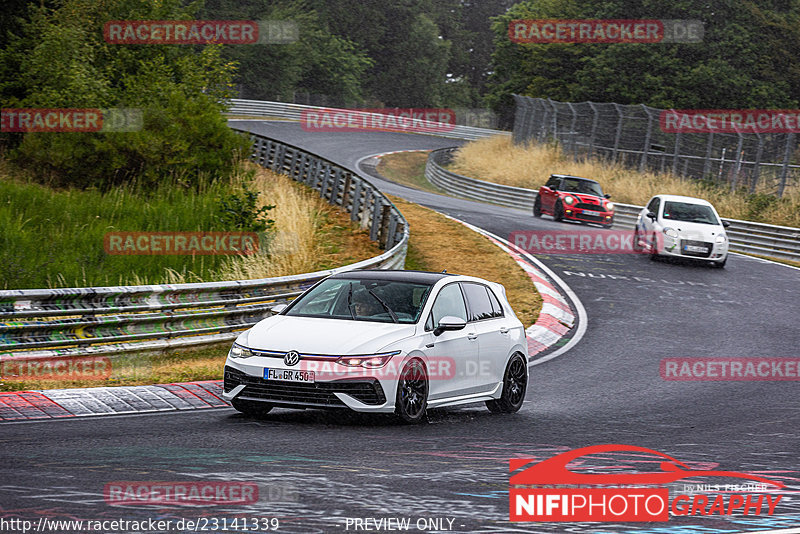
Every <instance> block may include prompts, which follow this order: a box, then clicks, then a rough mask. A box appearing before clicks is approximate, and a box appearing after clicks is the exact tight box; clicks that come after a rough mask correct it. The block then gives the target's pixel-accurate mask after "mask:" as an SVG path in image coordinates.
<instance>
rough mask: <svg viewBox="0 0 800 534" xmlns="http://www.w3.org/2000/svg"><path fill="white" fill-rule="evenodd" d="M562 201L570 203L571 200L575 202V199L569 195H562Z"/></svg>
mask: <svg viewBox="0 0 800 534" xmlns="http://www.w3.org/2000/svg"><path fill="white" fill-rule="evenodd" d="M564 202H566V203H567V204H572V203H573V202H575V199H574V198H572V197H571V196H566V197H564Z"/></svg>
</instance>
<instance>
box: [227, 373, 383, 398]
mask: <svg viewBox="0 0 800 534" xmlns="http://www.w3.org/2000/svg"><path fill="white" fill-rule="evenodd" d="M224 377H225V380H224V388H225V391H230V390H232V389H233V388H235V387H236V386H238V385H241V384H244V385H245V388H244V390H243V391H242V392H241V393H240V396H241V397H246V398H252V399H259V400H265V401H270V402H274V403H276V404H285V405H301V406H317V407H323V408H343V407H345V406H346V405H345V404H344V403H343V402H342V401H340V400H339V399H338V398H337V397H336V395H334V393H346V394H347V395H350V396H351V397H354V398H356V399H358V400H359V401H361V402H363V403H364V404H372V405H379V404H383V403H385V402H386V395H384V393H383V388H382V387H381V385H380V383H379V382H378V381H377V380H376V379H364V380H339V381H334V382H317V383H314V384H303V383H298V382H283V381H279V380H264V379H263V378H259V377H257V376H250V375H247V374H245V373H243V372H242V371H239V370H238V369H233V368H231V367H226V368H225V375H224Z"/></svg>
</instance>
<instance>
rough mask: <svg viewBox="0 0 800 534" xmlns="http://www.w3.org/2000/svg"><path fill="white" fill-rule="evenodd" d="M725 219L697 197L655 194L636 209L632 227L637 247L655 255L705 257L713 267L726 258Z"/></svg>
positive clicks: (721, 265)
mask: <svg viewBox="0 0 800 534" xmlns="http://www.w3.org/2000/svg"><path fill="white" fill-rule="evenodd" d="M728 226H730V224H729V223H728V222H727V221H723V220H721V219H720V218H719V215H718V214H717V210H715V209H714V206H712V205H711V204H710V203H709V202H707V201H705V200H702V199H700V198H693V197H684V196H677V195H656V196H654V197H653V198H651V199H650V201H649V202H648V203H647V206H646V207H645V208H644V209H643V210H642V211H641V212H640V213H639V218H638V219H637V221H636V228H635V229H634V231H633V245H634V248H636V249H637V250H643V249H644V250H646V251H648V252H650V257H651V258H653V259H655V258H656V257H657V256H658V255H663V256H675V257H682V258H689V259H694V260H708V261H711V262H712V263H713V264H714V265H715V266H717V267H724V266H725V262H727V261H728V236H727V235H726V234H725V228H727V227H728Z"/></svg>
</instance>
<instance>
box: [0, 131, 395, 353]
mask: <svg viewBox="0 0 800 534" xmlns="http://www.w3.org/2000/svg"><path fill="white" fill-rule="evenodd" d="M240 131H241V130H240ZM243 133H248V134H249V132H243ZM250 137H251V138H252V140H253V149H252V154H251V159H252V160H253V161H255V162H256V163H258V164H260V165H263V166H265V167H268V168H270V169H272V170H273V171H276V172H279V173H284V174H287V175H289V176H290V177H291V178H293V179H294V180H297V181H299V182H302V183H304V184H306V185H308V186H310V187H312V188H314V189H316V190H318V191H319V194H320V196H321V197H322V198H325V199H326V200H327V201H328V202H329V203H331V204H334V205H337V206H341V207H342V209H343V210H344V211H346V212H347V213H349V214H350V218H351V220H352V221H354V222H357V223H359V224H360V225H361V227H362V228H365V229H367V228H368V229H369V230H370V239H372V240H373V241H377V242H378V243H379V244H380V246H381V248H383V249H384V250H385V252H384V253H383V254H381V255H379V256H376V257H374V258H370V259H367V260H364V261H361V262H358V263H354V264H352V265H347V266H345V267H341V268H338V269H331V270H325V271H318V272H314V273H308V274H299V275H294V276H283V277H277V278H264V279H260V280H239V281H232V282H208V283H194V284H168V285H148V286H121V287H91V288H69V289H26V290H4V291H0V359H3V360H7V359H27V358H42V357H51V356H78V355H87V354H111V353H123V352H133V351H147V350H156V349H163V348H167V347H183V346H191V345H200V344H208V343H213V342H219V341H229V340H232V339H234V338H235V337H236V336H237V335H238V333H239V331H241V330H244V329H246V328H248V327H250V326H252V325H253V324H255V323H256V322H258V321H260V320H261V319H263V318H265V317H267V316H269V315H270V314H271V312H270V308H271V307H272V306H274V305H276V304H279V303H283V302H288V301H290V300H291V299H293V298H295V297H296V296H297V295H299V294H300V293H302V292H303V291H304V290H305V289H306V288H308V287H310V286H311V285H312V284H314V283H315V282H317V281H318V280H320V279H322V278H324V277H325V276H328V275H330V274H332V273H334V272H339V271H345V270H352V269H367V268H381V269H395V268H398V269H402V268H403V265H404V263H405V257H406V249H407V247H408V225H407V223H406V220H405V219H404V218H403V215H402V214H401V213H400V211H398V210H397V208H396V207H395V206H394V205H393V204H392V203H391V202H390V201H389V199H388V198H386V197H385V196H384V195H383V194H382V193H381V192H380V191H378V189H376V188H375V187H374V186H373V185H372V184H371V183H370V182H369V181H367V180H365V179H363V178H361V177H360V176H358V175H357V174H354V173H353V172H351V171H349V170H347V169H345V168H343V167H340V166H338V165H336V164H335V163H333V162H331V161H329V160H326V159H324V158H321V157H318V156H315V155H313V154H310V153H308V152H305V151H303V150H302V149H300V148H297V147H294V146H291V145H288V144H285V143H281V142H278V141H275V140H272V139H269V138H266V137H263V136H258V135H253V134H250ZM0 363H1V362H0Z"/></svg>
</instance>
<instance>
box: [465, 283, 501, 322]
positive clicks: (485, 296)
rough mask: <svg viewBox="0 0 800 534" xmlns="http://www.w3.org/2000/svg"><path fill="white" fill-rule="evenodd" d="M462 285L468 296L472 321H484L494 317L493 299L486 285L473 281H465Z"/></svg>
mask: <svg viewBox="0 0 800 534" xmlns="http://www.w3.org/2000/svg"><path fill="white" fill-rule="evenodd" d="M461 287H463V288H464V294H465V295H466V296H467V303H468V307H469V320H470V321H482V320H484V319H492V318H493V317H494V310H493V309H492V301H491V300H489V293H487V292H486V286H484V285H483V284H475V283H472V282H463V283H462V284H461Z"/></svg>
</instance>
